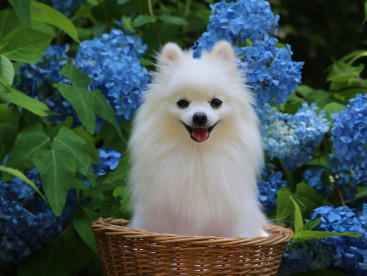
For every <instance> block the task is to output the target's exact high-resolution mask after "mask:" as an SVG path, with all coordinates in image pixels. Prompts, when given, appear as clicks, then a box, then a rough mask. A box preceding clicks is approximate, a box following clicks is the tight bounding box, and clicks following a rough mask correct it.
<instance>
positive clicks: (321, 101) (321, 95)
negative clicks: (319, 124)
mask: <svg viewBox="0 0 367 276" xmlns="http://www.w3.org/2000/svg"><path fill="white" fill-rule="evenodd" d="M306 101H307V102H309V103H316V104H317V106H318V107H319V108H324V106H325V105H327V104H328V103H330V102H332V101H335V99H334V98H333V94H332V93H330V92H326V91H324V90H321V89H317V90H313V91H312V93H310V94H308V96H307V97H306Z"/></svg>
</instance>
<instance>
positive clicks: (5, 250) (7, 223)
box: [0, 169, 63, 268]
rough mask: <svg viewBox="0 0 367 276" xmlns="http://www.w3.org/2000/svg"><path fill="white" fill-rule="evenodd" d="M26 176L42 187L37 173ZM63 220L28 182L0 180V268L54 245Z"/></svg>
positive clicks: (35, 171)
mask: <svg viewBox="0 0 367 276" xmlns="http://www.w3.org/2000/svg"><path fill="white" fill-rule="evenodd" d="M26 175H27V177H28V178H30V179H31V180H32V181H33V182H34V183H35V184H36V185H39V182H40V179H39V175H38V172H37V170H35V169H34V170H31V171H30V172H28V173H27V174H26ZM62 221H63V218H62V217H55V215H54V214H53V212H52V210H51V209H50V207H49V206H48V205H47V204H46V203H45V202H44V201H43V199H42V198H41V197H39V196H38V195H37V194H36V193H35V191H34V190H33V189H32V188H30V187H29V185H28V184H26V183H25V182H23V181H21V180H19V179H13V180H12V181H11V183H10V184H6V183H2V182H1V181H0V248H1V250H0V268H5V267H6V266H8V265H10V264H15V263H19V262H21V261H22V260H24V259H25V258H26V257H27V256H28V255H30V254H31V253H32V252H33V251H35V250H39V249H41V248H42V247H43V246H44V245H47V244H49V243H52V242H53V241H54V239H55V237H56V236H57V235H58V234H59V233H60V232H61V230H62Z"/></svg>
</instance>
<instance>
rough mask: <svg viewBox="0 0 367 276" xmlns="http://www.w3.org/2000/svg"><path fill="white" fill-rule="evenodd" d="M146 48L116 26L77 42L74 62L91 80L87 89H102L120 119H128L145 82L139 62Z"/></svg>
mask: <svg viewBox="0 0 367 276" xmlns="http://www.w3.org/2000/svg"><path fill="white" fill-rule="evenodd" d="M146 49H147V46H146V45H143V44H142V41H141V38H140V37H134V36H131V35H125V34H124V33H123V32H122V31H121V30H117V29H113V30H111V32H110V33H108V34H102V35H101V36H100V37H98V38H94V39H93V40H86V41H83V42H82V43H81V44H80V45H79V51H78V53H77V55H76V57H75V60H74V65H75V66H76V67H77V68H78V69H80V70H81V71H83V72H84V73H86V74H87V75H88V76H89V77H90V78H91V79H92V82H91V84H90V85H89V89H90V90H94V89H100V90H101V91H102V93H103V94H104V95H105V96H106V98H107V100H108V102H109V103H110V105H111V106H112V107H113V108H114V110H115V112H116V116H117V119H118V121H120V122H127V121H129V120H130V119H131V118H132V116H133V115H134V112H135V110H136V109H137V107H138V106H139V104H140V98H141V94H142V93H143V89H144V88H145V86H146V85H147V84H148V82H149V77H148V72H147V70H146V68H145V67H143V66H142V65H141V64H140V61H139V60H140V59H141V58H142V57H143V55H144V53H145V51H146Z"/></svg>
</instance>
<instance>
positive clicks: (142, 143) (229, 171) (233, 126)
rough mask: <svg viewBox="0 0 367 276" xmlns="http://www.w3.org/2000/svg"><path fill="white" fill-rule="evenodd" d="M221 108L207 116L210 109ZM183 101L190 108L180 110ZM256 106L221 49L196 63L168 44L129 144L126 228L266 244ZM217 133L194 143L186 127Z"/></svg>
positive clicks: (229, 51)
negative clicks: (199, 123) (202, 118)
mask: <svg viewBox="0 0 367 276" xmlns="http://www.w3.org/2000/svg"><path fill="white" fill-rule="evenodd" d="M213 98H218V99H220V100H221V101H222V102H223V104H222V106H220V107H219V108H212V107H211V106H210V101H211V100H212V99H213ZM180 99H185V100H187V101H189V103H190V104H189V106H188V107H186V108H180V107H178V106H177V102H178V101H179V100H180ZM252 104H253V99H252V97H251V94H250V92H249V91H248V89H247V87H246V86H245V85H244V79H243V78H242V76H241V73H240V72H239V71H238V69H237V64H236V56H235V53H234V50H233V48H232V47H231V45H230V44H229V43H228V42H226V41H220V42H218V43H217V44H216V45H215V46H214V48H213V50H212V51H211V52H209V53H207V52H205V53H203V54H202V57H201V58H200V59H194V58H192V52H183V51H182V50H181V49H180V48H179V47H178V46H177V45H176V44H174V43H168V44H166V45H165V46H164V48H163V50H162V52H161V54H160V55H159V56H158V70H157V72H156V73H155V75H154V80H153V82H152V84H151V86H150V89H149V91H147V92H146V95H145V98H144V102H143V104H142V105H141V107H140V108H139V110H138V112H137V115H136V117H135V119H134V125H133V131H132V135H131V137H130V141H129V149H130V151H131V163H132V168H131V173H130V177H129V184H130V186H131V190H132V198H133V210H134V215H133V218H132V221H131V223H130V225H129V226H130V227H131V228H136V229H142V230H146V231H152V232H158V233H175V234H182V235H201V236H211V235H215V236H222V237H247V238H251V237H255V236H266V235H267V233H266V232H265V230H264V226H265V224H266V223H267V221H266V218H265V216H264V215H263V213H262V211H261V208H260V204H259V201H258V198H257V186H256V178H257V173H258V172H259V169H260V168H261V166H262V163H263V149H262V140H261V137H260V133H259V129H258V119H257V117H256V114H255V112H254V110H253V108H252ZM197 112H200V113H204V114H206V116H207V119H208V123H207V124H208V125H214V124H215V123H216V125H215V127H214V129H213V131H212V133H211V134H210V136H209V138H208V139H207V140H206V141H204V142H201V143H199V142H196V141H194V140H193V139H192V138H190V134H189V132H188V131H187V130H186V128H185V126H184V125H183V123H185V124H186V125H189V126H192V125H193V115H194V114H195V113H197Z"/></svg>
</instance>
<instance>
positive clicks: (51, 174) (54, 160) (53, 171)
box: [34, 149, 76, 216]
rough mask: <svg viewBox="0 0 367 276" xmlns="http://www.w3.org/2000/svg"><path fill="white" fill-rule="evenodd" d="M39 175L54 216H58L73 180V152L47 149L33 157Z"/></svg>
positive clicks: (74, 168)
mask: <svg viewBox="0 0 367 276" xmlns="http://www.w3.org/2000/svg"><path fill="white" fill-rule="evenodd" d="M34 163H35V165H36V167H37V169H38V171H39V173H40V176H41V185H42V188H43V190H44V191H45V195H46V197H47V199H48V201H49V203H50V206H51V209H52V211H53V212H54V214H55V215H56V216H60V215H61V213H62V210H63V208H64V205H65V202H66V195H67V192H68V190H69V188H70V187H72V186H73V182H75V172H76V165H75V160H74V157H73V154H71V153H69V152H59V151H56V150H53V149H51V150H49V151H47V152H46V153H45V154H42V155H39V156H38V157H36V158H35V160H34Z"/></svg>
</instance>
